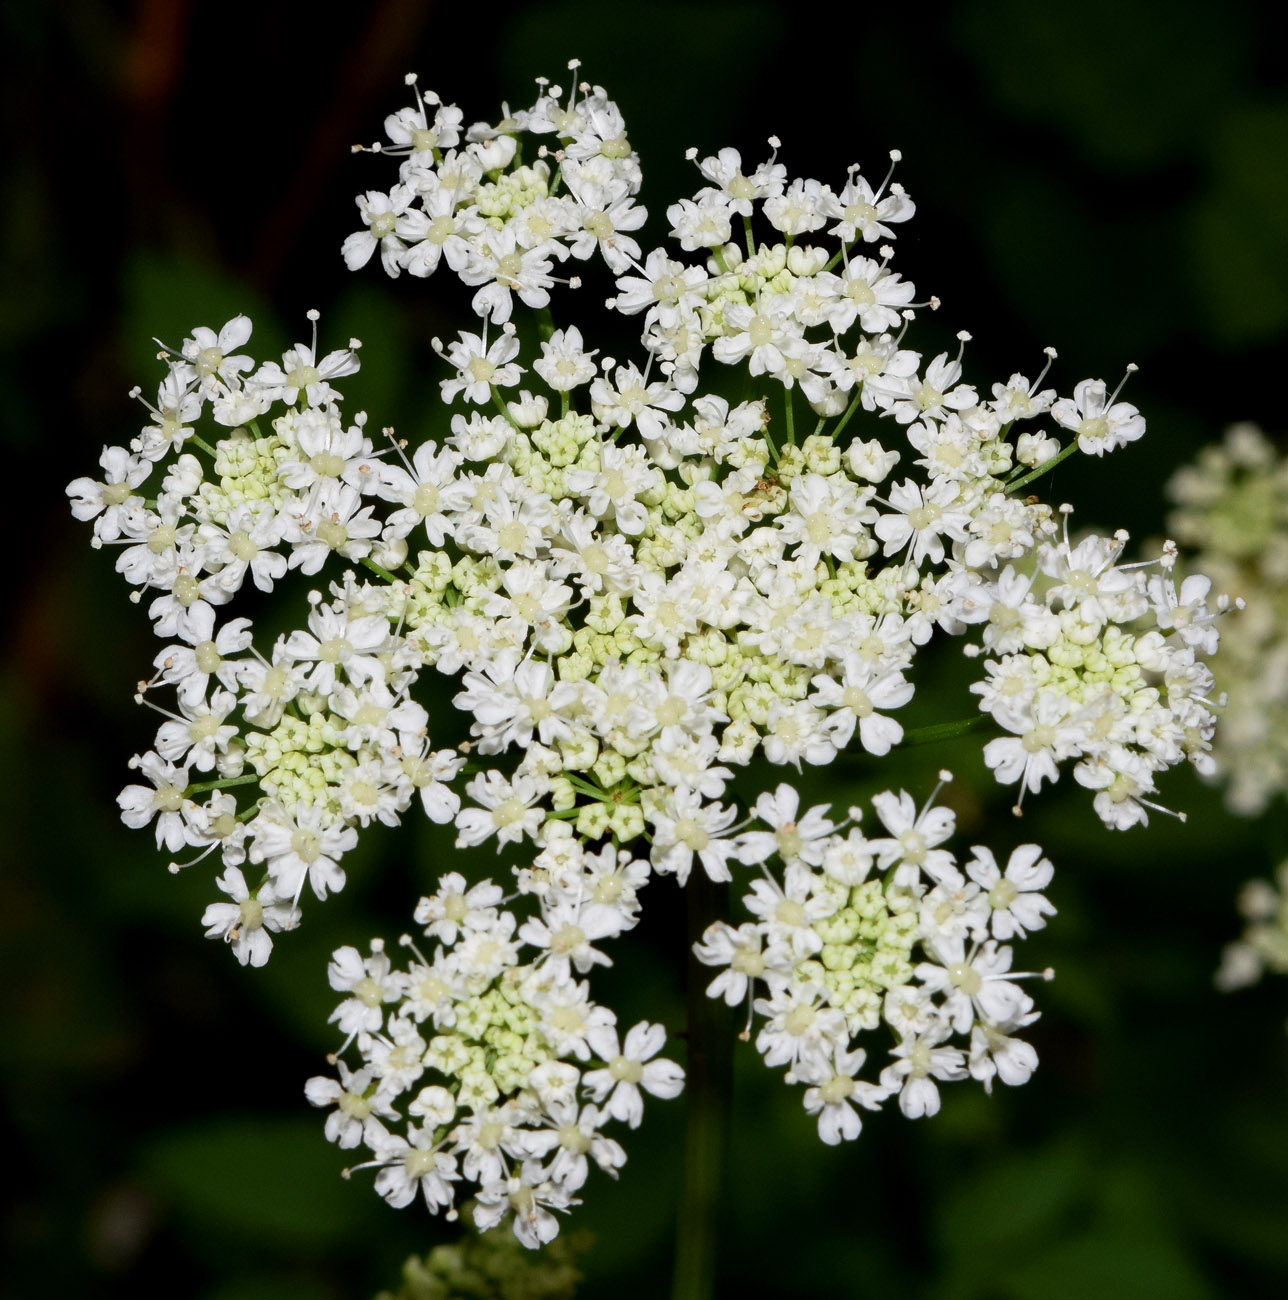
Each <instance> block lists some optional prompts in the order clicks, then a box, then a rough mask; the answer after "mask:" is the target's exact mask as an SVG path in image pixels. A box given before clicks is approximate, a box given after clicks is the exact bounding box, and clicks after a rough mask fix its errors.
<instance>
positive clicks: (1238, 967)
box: [1216, 862, 1288, 992]
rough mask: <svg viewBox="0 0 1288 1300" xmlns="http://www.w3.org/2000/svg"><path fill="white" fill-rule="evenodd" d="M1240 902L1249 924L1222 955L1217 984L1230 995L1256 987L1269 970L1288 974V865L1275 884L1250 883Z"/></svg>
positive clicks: (1241, 895) (1242, 912)
mask: <svg viewBox="0 0 1288 1300" xmlns="http://www.w3.org/2000/svg"><path fill="white" fill-rule="evenodd" d="M1238 902H1239V913H1240V915H1241V916H1242V917H1243V919H1244V920H1245V921H1246V922H1247V923H1248V924H1247V926H1246V928H1245V929H1244V931H1243V934H1242V936H1241V937H1240V938H1239V939H1237V940H1236V941H1235V942H1234V943H1229V944H1226V946H1225V951H1224V952H1223V953H1222V954H1221V966H1220V969H1219V970H1218V971H1217V973H1216V984H1217V988H1219V989H1223V990H1225V991H1226V992H1229V991H1231V990H1233V989H1241V988H1245V987H1246V986H1247V985H1249V984H1255V983H1256V982H1257V981H1258V980H1259V979H1260V978H1261V977H1262V976H1263V975H1264V974H1265V973H1266V971H1270V972H1271V973H1272V974H1275V975H1288V862H1281V863H1280V864H1279V869H1278V870H1277V871H1276V872H1275V880H1274V883H1271V882H1270V881H1269V880H1249V881H1248V883H1247V884H1246V885H1244V887H1243V888H1242V889H1241V890H1240V891H1239V900H1238Z"/></svg>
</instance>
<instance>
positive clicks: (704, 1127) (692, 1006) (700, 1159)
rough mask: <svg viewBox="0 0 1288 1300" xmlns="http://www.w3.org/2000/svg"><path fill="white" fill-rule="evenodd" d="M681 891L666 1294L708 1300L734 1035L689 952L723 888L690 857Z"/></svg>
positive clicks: (717, 910) (721, 908)
mask: <svg viewBox="0 0 1288 1300" xmlns="http://www.w3.org/2000/svg"><path fill="white" fill-rule="evenodd" d="M684 895H685V905H686V912H687V931H688V940H689V962H688V975H687V980H686V988H685V1001H686V1005H687V1009H688V1039H689V1055H688V1071H687V1076H686V1078H685V1082H684V1096H685V1130H684V1186H683V1188H682V1189H681V1192H680V1202H679V1216H678V1218H677V1221H676V1241H675V1274H674V1276H673V1278H672V1281H671V1300H711V1297H712V1296H713V1295H714V1294H715V1280H716V1260H717V1251H716V1247H717V1228H718V1226H719V1220H720V1203H721V1188H720V1181H721V1174H722V1173H723V1170H724V1162H725V1151H726V1148H727V1146H728V1142H729V1099H730V1093H731V1091H732V1082H733V1037H734V1036H733V1024H732V1015H731V1012H730V1009H729V1008H728V1007H727V1006H725V1004H724V1001H723V1000H722V999H720V998H709V997H707V993H706V988H707V985H708V984H709V983H710V982H711V972H710V970H709V969H708V968H707V967H705V966H703V965H702V963H701V962H699V961H698V959H697V958H696V957H695V956H694V955H693V945H694V944H695V943H696V942H697V941H698V940H699V939H700V938H701V937H702V935H703V933H704V932H705V931H706V928H707V926H708V925H710V924H711V922H712V921H716V920H719V919H720V918H721V917H723V916H724V915H726V914H727V912H728V898H729V889H728V886H727V885H723V884H719V885H718V884H716V883H715V882H714V881H712V880H711V879H710V878H709V877H708V876H707V874H706V872H705V871H704V870H703V869H702V867H701V866H700V865H698V864H696V863H695V864H694V870H693V874H692V875H691V876H690V877H689V881H688V884H687V885H686V886H685V890H684Z"/></svg>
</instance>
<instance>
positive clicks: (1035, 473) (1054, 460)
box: [1006, 438, 1078, 492]
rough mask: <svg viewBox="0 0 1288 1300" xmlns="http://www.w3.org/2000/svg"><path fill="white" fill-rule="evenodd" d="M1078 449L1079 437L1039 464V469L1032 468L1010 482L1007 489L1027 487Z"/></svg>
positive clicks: (1013, 489) (1011, 490)
mask: <svg viewBox="0 0 1288 1300" xmlns="http://www.w3.org/2000/svg"><path fill="white" fill-rule="evenodd" d="M1077 450H1078V440H1077V438H1074V440H1073V441H1072V442H1070V443H1069V445H1068V446H1067V447H1061V449H1060V450H1059V451H1058V452H1056V454H1055V455H1054V456H1052V457H1051V459H1050V460H1049V461H1047V462H1046V464H1045V465H1039V466H1038V467H1037V469H1034V470H1030V471H1029V472H1028V473H1027V474H1025V475H1024V476H1023V477H1022V478H1017V479H1015V480H1014V481H1013V482H1011V483H1008V484H1007V485H1006V490H1007V491H1008V492H1014V491H1015V490H1016V489H1017V488H1022V487H1026V486H1027V485H1028V484H1030V483H1032V482H1033V480H1034V479H1035V478H1041V477H1042V475H1043V474H1049V473H1050V472H1051V471H1052V470H1053V469H1055V467H1056V466H1057V465H1058V464H1059V463H1060V462H1061V461H1062V460H1068V459H1069V457H1070V456H1072V455H1073V453H1074V452H1075V451H1077Z"/></svg>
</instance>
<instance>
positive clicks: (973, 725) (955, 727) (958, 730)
mask: <svg viewBox="0 0 1288 1300" xmlns="http://www.w3.org/2000/svg"><path fill="white" fill-rule="evenodd" d="M992 722H993V718H992V716H991V715H990V714H987V713H980V714H977V715H976V716H975V717H973V718H962V719H960V720H959V721H957V722H936V723H934V724H933V725H931V726H929V727H913V729H912V730H911V731H905V732H904V733H903V739H902V740H901V741H900V742H899V746H900V748H901V749H903V748H907V746H909V745H930V744H933V743H934V742H935V741H937V740H955V739H956V738H957V737H958V736H964V735H966V734H967V733H968V732H971V731H978V730H979V729H980V728H981V727H986V726H988V725H990V724H991V723H992Z"/></svg>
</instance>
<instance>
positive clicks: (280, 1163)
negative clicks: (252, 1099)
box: [140, 1116, 380, 1246]
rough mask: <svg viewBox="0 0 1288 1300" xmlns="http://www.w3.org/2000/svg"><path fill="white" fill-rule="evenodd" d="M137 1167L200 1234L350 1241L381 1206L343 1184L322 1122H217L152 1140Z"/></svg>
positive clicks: (311, 1242) (364, 1190) (297, 1242)
mask: <svg viewBox="0 0 1288 1300" xmlns="http://www.w3.org/2000/svg"><path fill="white" fill-rule="evenodd" d="M140 1162H141V1165H142V1169H143V1172H144V1174H145V1175H146V1176H147V1178H148V1179H149V1181H150V1182H151V1183H153V1184H154V1185H155V1186H156V1188H157V1189H158V1191H159V1192H160V1193H162V1194H163V1195H164V1196H166V1197H167V1198H168V1199H169V1201H170V1203H171V1204H172V1205H173V1207H174V1209H175V1211H176V1213H177V1214H178V1215H179V1216H180V1217H181V1218H184V1219H187V1220H189V1221H190V1222H192V1223H195V1224H198V1225H200V1227H201V1230H202V1231H203V1233H207V1234H208V1233H210V1232H212V1231H220V1232H225V1233H229V1234H233V1237H234V1240H242V1239H244V1240H247V1241H256V1242H260V1243H276V1244H282V1243H286V1244H288V1245H292V1246H306V1245H307V1246H318V1245H322V1244H323V1243H326V1244H328V1245H334V1244H336V1243H340V1242H352V1241H353V1240H355V1239H359V1238H360V1237H361V1236H362V1234H363V1232H365V1231H366V1228H365V1222H366V1218H367V1212H368V1211H369V1210H371V1208H372V1206H373V1205H374V1206H375V1208H376V1209H379V1208H380V1207H379V1203H378V1202H377V1201H376V1200H375V1198H374V1197H372V1195H371V1189H370V1188H369V1187H363V1186H361V1185H360V1181H361V1180H358V1181H357V1182H355V1183H354V1184H349V1183H347V1182H345V1181H344V1180H343V1179H341V1177H340V1173H339V1169H340V1164H341V1159H340V1157H339V1156H338V1154H337V1152H336V1150H335V1149H334V1148H333V1147H332V1146H331V1145H330V1144H329V1143H327V1142H326V1140H325V1139H324V1138H323V1136H322V1123H321V1117H320V1116H318V1117H316V1118H300V1119H294V1118H292V1119H261V1118H253V1117H246V1118H217V1119H212V1120H210V1121H208V1122H207V1123H204V1124H201V1125H198V1126H193V1127H191V1128H184V1129H180V1130H177V1131H172V1132H170V1133H166V1134H163V1135H161V1136H160V1137H158V1138H156V1139H155V1140H153V1141H152V1142H151V1143H150V1144H149V1145H148V1146H147V1147H146V1148H145V1149H144V1151H143V1153H142V1155H141V1157H140Z"/></svg>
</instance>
